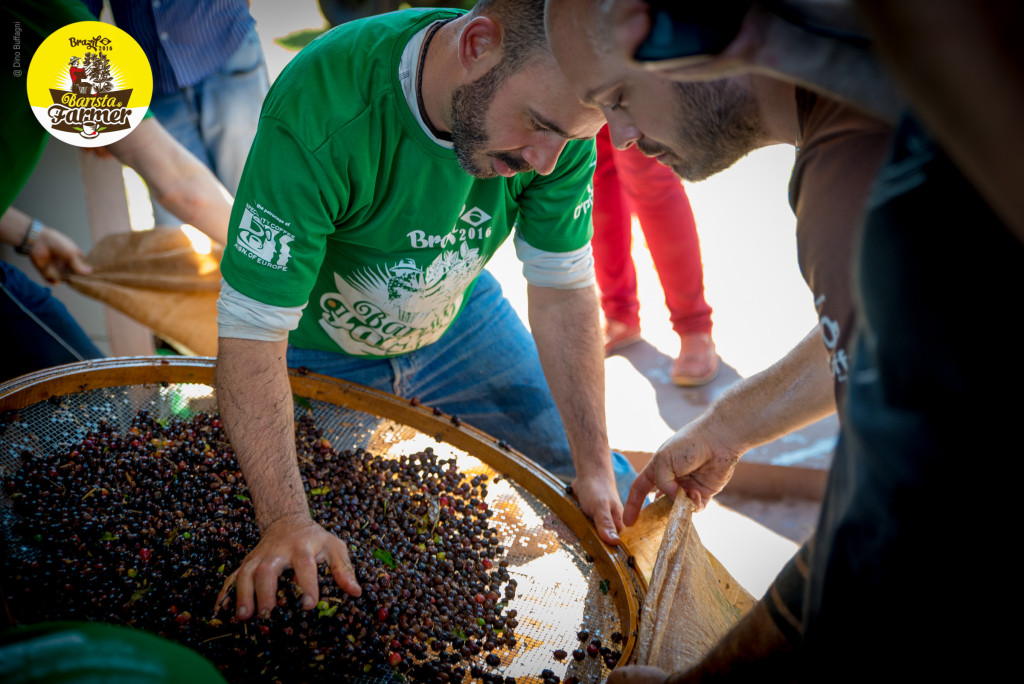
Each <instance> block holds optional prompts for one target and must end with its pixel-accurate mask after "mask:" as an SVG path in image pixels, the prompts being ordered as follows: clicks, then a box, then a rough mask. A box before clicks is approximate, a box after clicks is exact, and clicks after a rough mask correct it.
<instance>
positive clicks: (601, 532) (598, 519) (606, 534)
mask: <svg viewBox="0 0 1024 684" xmlns="http://www.w3.org/2000/svg"><path fill="white" fill-rule="evenodd" d="M594 527H595V528H596V529H597V534H598V536H599V537H601V539H602V540H604V542H605V543H606V544H611V545H612V546H617V545H618V544H619V542H620V541H621V540H620V539H619V532H618V530H617V529H616V526H615V521H614V519H613V518H612V514H611V511H610V510H609V509H608V506H607V505H606V506H605V507H603V508H602V509H601V510H599V511H597V512H596V513H595V514H594Z"/></svg>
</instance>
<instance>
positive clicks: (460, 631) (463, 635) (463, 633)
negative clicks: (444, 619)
mask: <svg viewBox="0 0 1024 684" xmlns="http://www.w3.org/2000/svg"><path fill="white" fill-rule="evenodd" d="M452 634H454V635H455V636H457V637H458V638H460V639H462V640H463V641H465V640H466V631H465V630H464V629H462V628H461V627H459V626H458V625H456V626H455V629H453V630H452Z"/></svg>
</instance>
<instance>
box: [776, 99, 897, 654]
mask: <svg viewBox="0 0 1024 684" xmlns="http://www.w3.org/2000/svg"><path fill="white" fill-rule="evenodd" d="M796 103H797V115H798V117H799V119H800V140H799V141H797V155H796V163H795V164H794V166H793V176H792V178H790V181H789V202H790V205H791V206H792V207H793V211H794V212H795V213H796V239H797V259H798V260H799V262H800V271H801V272H802V273H803V276H804V280H806V281H807V284H808V286H809V287H810V288H811V291H812V292H813V293H814V306H815V308H816V309H817V310H818V319H819V320H820V321H821V328H822V336H823V338H824V342H825V346H826V347H827V348H828V350H829V355H830V357H831V359H832V376H833V377H834V378H835V389H836V402H838V403H841V402H842V399H843V394H844V387H845V382H846V376H847V372H848V370H849V365H848V362H849V351H848V348H849V346H848V345H849V344H850V343H851V341H852V340H853V333H854V325H855V323H856V316H855V313H854V303H853V295H854V282H853V267H854V261H855V259H854V252H855V251H856V249H857V245H858V244H859V237H860V231H861V225H862V223H863V220H864V214H865V207H866V204H867V200H868V196H869V195H870V193H871V188H872V186H873V185H874V180H875V176H877V175H878V171H879V170H880V169H881V166H882V163H883V162H884V161H885V158H886V156H887V154H888V152H889V145H890V142H891V140H892V129H891V128H890V127H889V126H887V125H885V124H884V123H881V122H880V121H878V120H877V119H874V118H872V117H870V116H867V115H865V114H862V113H860V112H859V111H858V110H856V109H853V108H851V107H849V106H847V105H844V104H841V103H839V102H836V101H835V100H830V99H828V98H825V97H821V96H819V95H816V94H814V93H812V92H809V91H806V90H803V89H800V88H798V89H797V92H796ZM813 543H814V539H813V537H812V538H811V539H810V540H809V541H808V542H806V543H805V544H804V545H803V546H802V547H801V548H800V550H799V551H798V552H797V555H795V556H794V557H793V559H792V560H791V561H790V562H789V563H788V564H787V565H786V567H784V568H783V569H782V572H780V573H779V576H778V577H777V578H776V579H775V582H774V583H773V584H772V586H771V587H770V588H769V590H768V593H767V594H766V595H765V597H764V602H765V606H766V607H767V608H768V612H769V614H770V615H771V616H772V618H773V620H774V621H775V624H776V625H777V626H778V627H779V629H780V630H781V631H782V633H783V634H785V635H786V638H787V639H789V640H790V641H791V642H794V643H795V642H797V641H799V640H800V638H801V636H802V634H803V627H804V625H803V616H804V610H803V607H804V596H805V583H806V581H807V576H808V573H809V571H810V570H809V568H810V557H811V553H812V550H813Z"/></svg>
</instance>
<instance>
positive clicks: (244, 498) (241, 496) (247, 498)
mask: <svg viewBox="0 0 1024 684" xmlns="http://www.w3.org/2000/svg"><path fill="white" fill-rule="evenodd" d="M235 498H236V499H238V500H239V501H248V500H249V497H247V496H246V495H245V494H235Z"/></svg>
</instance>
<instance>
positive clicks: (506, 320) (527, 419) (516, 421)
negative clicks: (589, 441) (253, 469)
mask: <svg viewBox="0 0 1024 684" xmlns="http://www.w3.org/2000/svg"><path fill="white" fill-rule="evenodd" d="M288 365H289V366H290V367H292V368H298V367H301V366H304V367H305V368H307V369H309V370H310V371H313V372H315V373H322V374H324V375H330V376H333V377H336V378H341V379H343V380H348V381H350V382H355V383H358V384H360V385H365V386H367V387H373V388H375V389H378V390H383V391H385V392H390V393H392V394H396V395H398V396H401V397H408V398H411V397H418V398H419V400H420V401H421V402H422V403H423V404H425V405H427V406H431V407H433V406H436V407H438V408H440V409H441V410H442V411H444V412H445V413H449V414H455V415H457V416H459V418H460V419H461V420H462V421H463V422H465V423H467V424H469V425H472V426H473V427H475V428H478V429H480V430H483V431H484V432H487V433H488V434H490V435H492V436H494V437H496V438H498V439H501V440H504V441H506V442H508V443H509V444H511V445H512V446H514V447H515V448H516V449H518V450H519V451H522V452H523V453H524V454H526V455H528V456H529V457H530V458H531V459H532V460H533V461H534V462H535V463H537V464H538V465H540V466H542V467H544V468H546V469H547V470H548V471H550V472H551V473H553V474H555V475H557V476H558V477H560V478H562V479H565V480H571V479H572V478H573V477H574V476H575V468H574V466H573V462H572V452H571V451H570V449H569V439H568V437H566V434H565V428H564V427H563V425H562V419H561V416H560V415H559V413H558V408H557V407H556V406H555V401H554V399H553V397H552V396H551V390H550V389H549V388H548V384H547V381H546V380H545V379H544V371H543V370H542V368H541V365H540V359H539V358H538V356H537V347H536V345H535V344H534V341H533V337H532V336H531V335H530V333H529V331H527V330H526V327H525V326H524V325H523V322H522V321H521V320H520V318H519V315H518V314H516V312H515V310H514V309H513V308H512V306H511V305H510V304H509V303H508V300H507V299H505V297H504V296H503V295H502V293H501V286H500V285H498V281H497V280H495V278H494V276H492V275H491V274H490V273H488V272H487V271H484V272H483V273H481V274H480V277H479V278H478V279H477V283H476V288H475V289H474V291H473V294H472V295H471V296H470V299H469V301H468V302H467V303H466V305H465V308H464V309H463V311H462V313H461V314H460V315H459V317H458V318H457V319H456V320H455V322H454V323H453V324H452V326H451V328H449V329H448V331H447V332H446V333H445V334H444V335H443V336H442V337H441V339H439V340H438V341H437V342H434V343H433V344H430V345H427V346H426V347H423V348H422V349H418V350H416V351H414V352H410V353H408V354H404V355H402V356H395V357H391V358H386V359H368V358H360V357H354V356H347V355H345V354H342V353H335V352H325V351H318V350H313V349H299V348H297V347H289V348H288ZM612 465H613V467H614V469H615V475H616V484H617V485H618V489H619V495H620V496H621V497H622V500H623V501H625V499H626V496H627V495H628V493H629V486H630V484H632V482H633V480H634V479H635V478H636V471H635V470H633V468H632V466H631V465H630V464H629V461H627V460H626V459H625V457H624V456H622V455H621V454H619V453H617V452H612Z"/></svg>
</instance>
